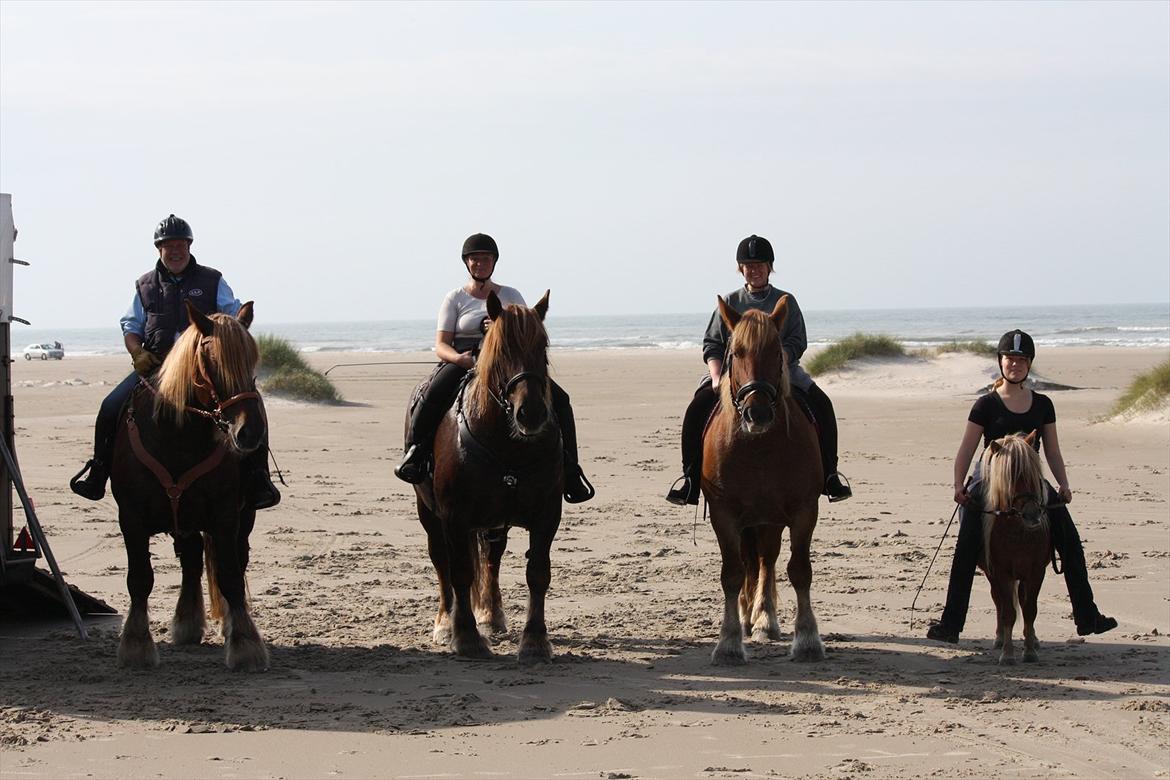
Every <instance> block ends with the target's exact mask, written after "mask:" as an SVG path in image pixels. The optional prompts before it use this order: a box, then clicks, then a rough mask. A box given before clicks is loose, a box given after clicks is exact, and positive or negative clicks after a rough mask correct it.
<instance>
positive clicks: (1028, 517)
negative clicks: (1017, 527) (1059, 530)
mask: <svg viewBox="0 0 1170 780" xmlns="http://www.w3.org/2000/svg"><path fill="white" fill-rule="evenodd" d="M1059 506H1062V504H1045V503H1044V502H1043V500H1041V498H1040V496H1038V495H1036V494H1035V493H1020V494H1017V495H1015V496H1012V506H1011V508H1010V509H990V510H986V511H985V513H986V514H989V515H993V516H995V517H1019V518H1020V519H1021V520H1023V521H1024V522H1025V523H1028V524H1029V525H1036V524H1037V523H1039V522H1040V518H1041V517H1042V516H1043V515H1044V514H1045V513H1046V512H1047V511H1048V510H1049V509H1055V508H1057V507H1059Z"/></svg>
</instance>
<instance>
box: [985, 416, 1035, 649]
mask: <svg viewBox="0 0 1170 780" xmlns="http://www.w3.org/2000/svg"><path fill="white" fill-rule="evenodd" d="M1035 442H1036V432H1035V431H1032V432H1031V433H1030V434H1028V435H1027V436H1018V435H1014V436H1005V437H1003V438H1002V439H996V440H995V441H993V442H991V444H989V445H988V446H987V449H986V450H985V451H984V453H983V469H982V470H983V485H984V493H983V496H984V498H983V501H984V513H983V555H982V556H981V559H980V561H979V566H980V568H982V569H983V571H984V572H985V573H986V574H987V580H988V582H989V583H990V584H991V598H992V600H994V601H995V646H996V647H997V648H1000V656H999V662H1000V663H1001V664H1014V663H1015V662H1016V649H1015V645H1014V644H1012V628H1013V627H1014V626H1015V622H1016V607H1017V605H1018V606H1019V610H1020V612H1022V613H1023V617H1024V660H1025V661H1039V660H1040V656H1039V654H1038V652H1037V651H1038V648H1039V642H1038V641H1037V639H1036V625H1035V623H1036V610H1037V607H1036V602H1037V600H1038V599H1039V597H1040V588H1041V586H1043V584H1044V574H1045V571H1044V570H1045V569H1046V568H1047V566H1048V561H1049V560H1050V559H1051V556H1052V542H1051V536H1050V533H1049V528H1048V512H1047V510H1048V506H1047V500H1048V499H1047V495H1048V485H1047V484H1046V483H1045V482H1044V476H1043V472H1042V471H1041V468H1040V456H1039V455H1038V454H1037V453H1036V447H1035Z"/></svg>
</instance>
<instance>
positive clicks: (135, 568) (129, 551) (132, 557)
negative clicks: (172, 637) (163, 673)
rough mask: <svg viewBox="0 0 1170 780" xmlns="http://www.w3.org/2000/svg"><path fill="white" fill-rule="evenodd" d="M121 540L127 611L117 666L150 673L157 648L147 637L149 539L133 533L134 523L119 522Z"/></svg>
mask: <svg viewBox="0 0 1170 780" xmlns="http://www.w3.org/2000/svg"><path fill="white" fill-rule="evenodd" d="M121 525H122V539H123V541H124V542H125V544H126V589H127V590H128V591H129V592H130V611H129V612H127V613H126V622H125V623H123V624H122V637H121V639H120V640H119V641H118V665H119V666H124V667H127V668H130V669H153V668H154V667H156V666H158V664H159V658H158V647H157V646H156V645H155V643H154V639H153V638H152V637H151V636H150V616H149V614H148V612H147V602H148V600H149V599H150V592H151V591H152V590H154V569H153V568H152V567H151V565H150V537H149V536H148V535H147V534H146V532H144V531H140V530H137V525H138V524H137V523H136V522H134V521H127V520H126V518H124V517H123V518H122V520H121Z"/></svg>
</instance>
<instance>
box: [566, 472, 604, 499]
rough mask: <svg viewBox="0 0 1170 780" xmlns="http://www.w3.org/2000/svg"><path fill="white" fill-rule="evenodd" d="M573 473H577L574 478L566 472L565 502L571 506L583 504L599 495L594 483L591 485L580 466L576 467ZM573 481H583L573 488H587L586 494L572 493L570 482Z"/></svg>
mask: <svg viewBox="0 0 1170 780" xmlns="http://www.w3.org/2000/svg"><path fill="white" fill-rule="evenodd" d="M573 471H574V472H576V473H574V474H573V475H572V476H569V472H568V471H566V473H565V491H564V496H565V501H566V502H567V503H569V504H583V503H585V502H586V501H588V500H589V499H591V498H593V497H594V496H595V495H597V491H596V490H594V489H593V483H591V482H590V481H589V479H588V478H587V477H586V476H585V472H584V471H582V469H581V466H580V465H578V466H575V467H574V468H573ZM572 479H579V480H581V482H580V483H579V484H577V485H573V487H574V488H577V487H584V488H585V493H584V494H582V493H579V492H576V491H572V492H570V490H569V481H570V480H572Z"/></svg>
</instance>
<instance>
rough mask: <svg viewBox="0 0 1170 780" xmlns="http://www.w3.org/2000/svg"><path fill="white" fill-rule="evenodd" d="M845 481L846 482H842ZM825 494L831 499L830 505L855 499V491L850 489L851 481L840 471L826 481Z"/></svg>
mask: <svg viewBox="0 0 1170 780" xmlns="http://www.w3.org/2000/svg"><path fill="white" fill-rule="evenodd" d="M842 480H844V481H842ZM823 492H824V494H825V495H826V496H828V497H829V503H830V504H831V503H833V502H835V501H844V500H845V499H847V498H852V497H853V490H852V489H850V487H849V480H847V479H845V475H844V474H842V473H841V472H839V471H834V472H833V473H832V474H830V475H829V476H828V478H827V479H826V480H825V489H824V491H823Z"/></svg>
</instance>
